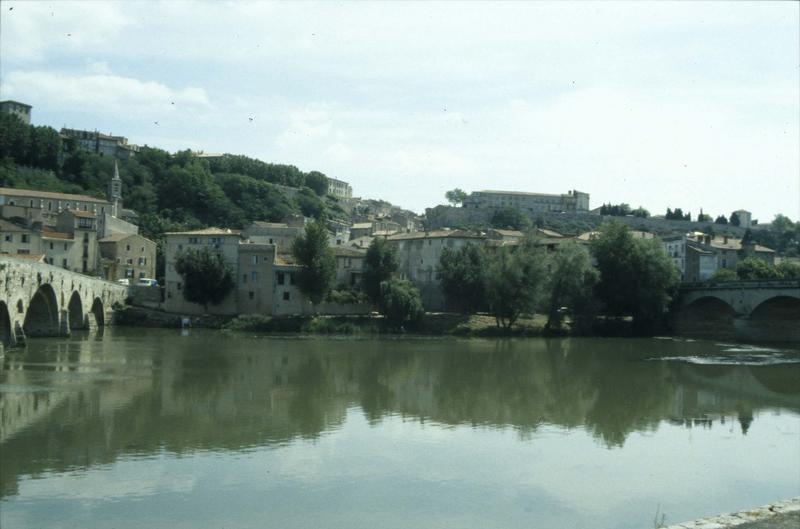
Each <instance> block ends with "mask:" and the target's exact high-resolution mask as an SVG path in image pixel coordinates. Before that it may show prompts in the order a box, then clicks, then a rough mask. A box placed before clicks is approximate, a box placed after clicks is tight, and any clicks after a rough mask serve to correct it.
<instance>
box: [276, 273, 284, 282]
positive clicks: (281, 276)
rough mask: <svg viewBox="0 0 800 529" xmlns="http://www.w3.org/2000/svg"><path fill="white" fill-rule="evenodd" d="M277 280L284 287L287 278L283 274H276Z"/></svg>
mask: <svg viewBox="0 0 800 529" xmlns="http://www.w3.org/2000/svg"><path fill="white" fill-rule="evenodd" d="M275 279H276V281H277V283H278V284H279V285H283V284H285V282H286V278H285V276H284V273H283V272H275Z"/></svg>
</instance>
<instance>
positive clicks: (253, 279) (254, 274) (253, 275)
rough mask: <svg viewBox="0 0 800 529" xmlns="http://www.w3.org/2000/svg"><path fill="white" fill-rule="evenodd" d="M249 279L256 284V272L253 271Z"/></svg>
mask: <svg viewBox="0 0 800 529" xmlns="http://www.w3.org/2000/svg"><path fill="white" fill-rule="evenodd" d="M250 279H251V280H252V281H253V283H257V282H258V272H256V271H255V270H253V271H252V272H250Z"/></svg>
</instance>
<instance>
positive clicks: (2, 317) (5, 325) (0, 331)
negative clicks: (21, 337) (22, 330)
mask: <svg viewBox="0 0 800 529" xmlns="http://www.w3.org/2000/svg"><path fill="white" fill-rule="evenodd" d="M12 332H13V330H12V328H11V315H10V314H9V313H8V307H7V306H6V304H5V302H3V301H0V340H2V343H3V345H10V344H11V341H12V338H11V337H12Z"/></svg>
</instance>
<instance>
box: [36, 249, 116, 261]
mask: <svg viewBox="0 0 800 529" xmlns="http://www.w3.org/2000/svg"><path fill="white" fill-rule="evenodd" d="M52 248H53V247H52V246H51V247H50V249H51V250H52ZM117 264H119V257H117Z"/></svg>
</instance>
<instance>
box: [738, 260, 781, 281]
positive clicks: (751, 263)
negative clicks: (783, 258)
mask: <svg viewBox="0 0 800 529" xmlns="http://www.w3.org/2000/svg"><path fill="white" fill-rule="evenodd" d="M736 275H737V276H738V278H739V279H780V274H779V273H778V271H777V270H775V268H774V267H772V266H770V265H769V263H767V262H765V261H762V260H761V259H759V258H758V257H747V258H745V259H742V260H741V261H739V262H738V263H736Z"/></svg>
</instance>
